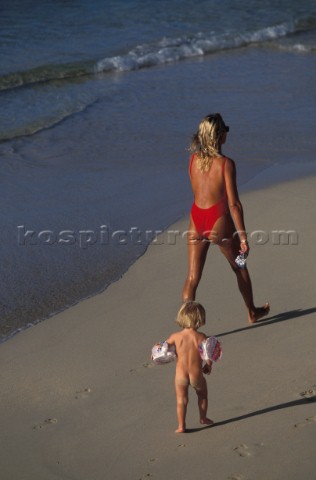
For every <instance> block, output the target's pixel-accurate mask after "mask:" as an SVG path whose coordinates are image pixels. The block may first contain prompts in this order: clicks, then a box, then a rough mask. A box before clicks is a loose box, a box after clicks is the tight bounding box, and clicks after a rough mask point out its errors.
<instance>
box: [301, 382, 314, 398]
mask: <svg viewBox="0 0 316 480" xmlns="http://www.w3.org/2000/svg"><path fill="white" fill-rule="evenodd" d="M300 396H301V397H303V398H305V400H310V401H314V400H316V385H313V386H312V387H311V388H310V389H309V390H305V392H301V393H300Z"/></svg>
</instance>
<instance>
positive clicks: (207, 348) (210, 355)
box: [199, 337, 222, 362]
mask: <svg viewBox="0 0 316 480" xmlns="http://www.w3.org/2000/svg"><path fill="white" fill-rule="evenodd" d="M199 352H200V355H201V358H202V360H204V361H206V360H211V361H212V362H217V360H219V359H220V358H221V356H222V346H221V344H220V341H219V340H218V339H217V338H216V337H208V338H207V339H206V340H203V342H201V343H200V345H199Z"/></svg>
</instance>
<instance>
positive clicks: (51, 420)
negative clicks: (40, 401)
mask: <svg viewBox="0 0 316 480" xmlns="http://www.w3.org/2000/svg"><path fill="white" fill-rule="evenodd" d="M57 421H58V420H57V418H47V419H46V420H44V422H43V423H40V424H39V425H34V427H33V430H41V429H42V428H45V427H47V426H48V425H54V424H55V423H57Z"/></svg>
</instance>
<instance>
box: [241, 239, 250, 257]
mask: <svg viewBox="0 0 316 480" xmlns="http://www.w3.org/2000/svg"><path fill="white" fill-rule="evenodd" d="M240 251H241V252H242V253H246V254H247V255H249V251H250V248H249V244H248V242H247V240H241V241H240Z"/></svg>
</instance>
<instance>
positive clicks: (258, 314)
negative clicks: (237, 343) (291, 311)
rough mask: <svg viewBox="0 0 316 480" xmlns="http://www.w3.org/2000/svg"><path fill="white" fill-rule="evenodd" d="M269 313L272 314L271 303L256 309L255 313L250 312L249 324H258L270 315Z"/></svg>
mask: <svg viewBox="0 0 316 480" xmlns="http://www.w3.org/2000/svg"><path fill="white" fill-rule="evenodd" d="M269 312H270V305H269V303H265V304H264V305H263V307H259V308H255V310H254V311H253V312H249V315H248V322H249V323H256V322H257V321H258V320H260V319H261V318H263V317H265V316H266V315H268V313H269Z"/></svg>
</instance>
